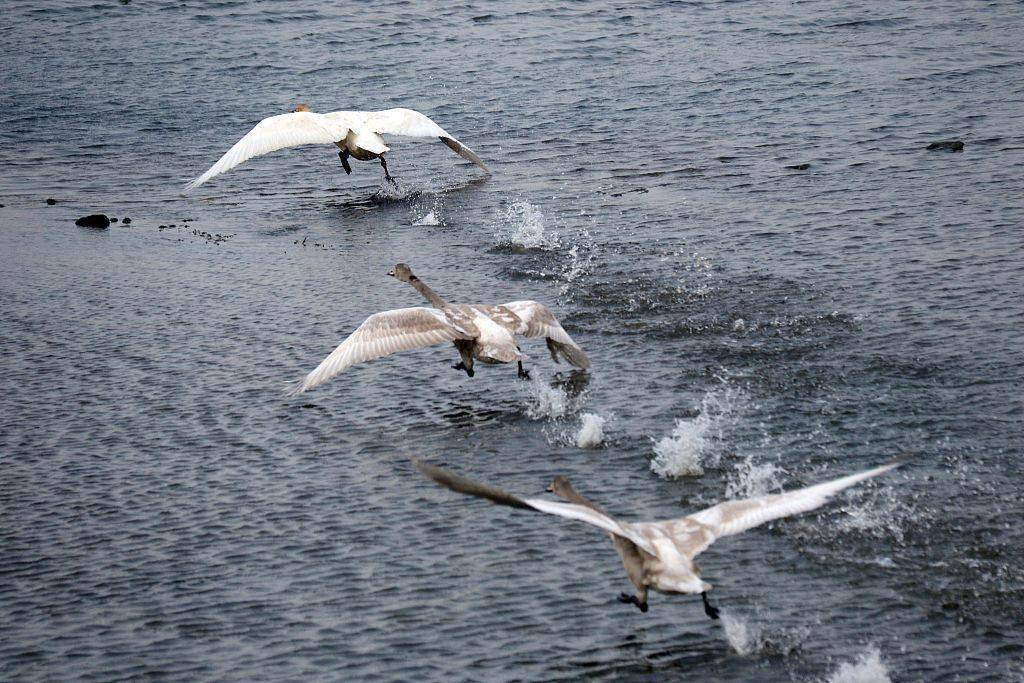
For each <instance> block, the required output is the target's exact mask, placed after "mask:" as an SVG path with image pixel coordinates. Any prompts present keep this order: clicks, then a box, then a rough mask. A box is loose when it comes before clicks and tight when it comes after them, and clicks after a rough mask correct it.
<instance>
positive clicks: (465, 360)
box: [452, 339, 476, 377]
mask: <svg viewBox="0 0 1024 683" xmlns="http://www.w3.org/2000/svg"><path fill="white" fill-rule="evenodd" d="M454 344H455V348H456V349H458V351H459V357H460V358H461V359H462V360H461V361H459V363H458V364H457V365H453V366H452V369H453V370H465V371H466V374H467V375H469V376H470V377H472V376H473V375H474V374H476V373H474V372H473V348H474V347H475V346H476V343H475V342H473V341H469V340H465V339H456V340H455V342H454Z"/></svg>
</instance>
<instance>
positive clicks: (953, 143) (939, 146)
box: [928, 140, 964, 152]
mask: <svg viewBox="0 0 1024 683" xmlns="http://www.w3.org/2000/svg"><path fill="white" fill-rule="evenodd" d="M928 149H931V150H937V151H941V152H962V151H964V143H963V140H939V141H938V142H933V143H932V144H930V145H928Z"/></svg>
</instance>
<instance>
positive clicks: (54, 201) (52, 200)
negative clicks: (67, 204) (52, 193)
mask: <svg viewBox="0 0 1024 683" xmlns="http://www.w3.org/2000/svg"><path fill="white" fill-rule="evenodd" d="M46 203H47V204H49V205H50V206H53V205H54V204H56V203H57V200H56V199H54V198H53V197H50V198H48V199H47V200H46Z"/></svg>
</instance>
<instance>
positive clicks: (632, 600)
mask: <svg viewBox="0 0 1024 683" xmlns="http://www.w3.org/2000/svg"><path fill="white" fill-rule="evenodd" d="M616 599H617V600H618V601H619V602H622V603H625V604H627V605H636V606H637V608H638V609H639V610H640V611H641V612H646V611H647V601H646V600H643V601H641V600H640V598H638V597H636V596H635V595H630V594H629V593H619V597H618V598H616Z"/></svg>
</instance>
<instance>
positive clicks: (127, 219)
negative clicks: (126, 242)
mask: <svg viewBox="0 0 1024 683" xmlns="http://www.w3.org/2000/svg"><path fill="white" fill-rule="evenodd" d="M131 222H132V219H131V218H128V216H125V217H124V220H123V221H121V225H128V224H129V223H131Z"/></svg>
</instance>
